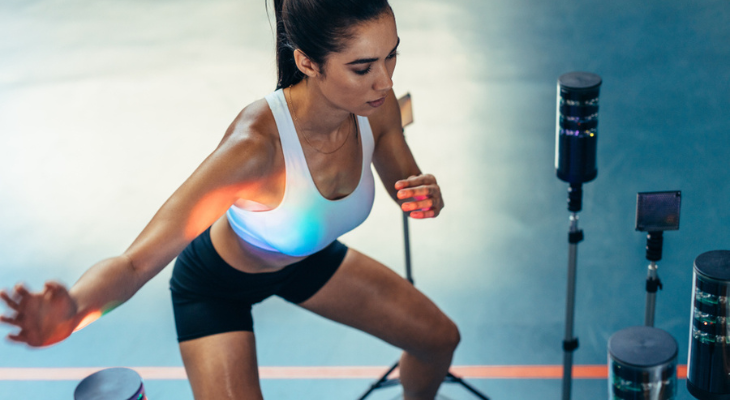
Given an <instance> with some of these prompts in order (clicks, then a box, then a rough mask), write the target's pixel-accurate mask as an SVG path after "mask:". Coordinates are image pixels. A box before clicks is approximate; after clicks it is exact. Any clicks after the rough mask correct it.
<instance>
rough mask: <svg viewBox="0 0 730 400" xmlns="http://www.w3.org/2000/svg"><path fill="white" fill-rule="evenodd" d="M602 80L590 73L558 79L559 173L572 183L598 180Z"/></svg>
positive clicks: (570, 74) (557, 134)
mask: <svg viewBox="0 0 730 400" xmlns="http://www.w3.org/2000/svg"><path fill="white" fill-rule="evenodd" d="M600 87H601V77H600V76H598V75H596V74H592V73H590V72H570V73H567V74H564V75H562V76H560V78H558V100H557V104H558V111H557V129H556V134H555V170H556V173H557V175H558V178H560V179H561V180H563V181H565V182H568V183H572V184H578V183H585V182H590V181H592V180H593V179H595V177H596V175H598V170H597V169H596V142H597V139H598V95H599V89H600Z"/></svg>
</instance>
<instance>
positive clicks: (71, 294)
mask: <svg viewBox="0 0 730 400" xmlns="http://www.w3.org/2000/svg"><path fill="white" fill-rule="evenodd" d="M251 107H254V106H251ZM254 108H257V107H254ZM260 120H261V118H253V117H251V116H250V115H249V117H246V111H245V110H244V112H242V113H241V115H239V117H238V118H237V119H236V121H234V123H233V124H231V127H230V128H229V129H228V132H226V136H225V138H224V139H223V141H222V142H221V144H220V145H219V146H218V148H217V149H216V150H215V151H214V152H213V153H212V154H211V155H210V156H208V158H206V159H205V161H203V163H202V164H201V165H200V166H199V167H198V168H197V169H196V170H195V172H193V174H192V175H191V176H190V177H189V178H188V179H187V180H186V181H185V182H184V183H183V184H182V185H181V186H180V187H179V188H178V189H177V190H176V191H175V192H174V193H173V194H172V196H171V197H170V198H169V199H168V200H167V201H166V202H165V204H163V205H162V207H161V208H160V209H159V211H158V212H157V213H156V214H155V216H154V217H153V218H152V220H151V221H150V222H149V224H148V225H147V226H146V227H145V228H144V230H142V232H141V233H140V235H139V236H138V237H137V238H136V239H135V240H134V242H133V243H132V245H131V246H130V247H129V248H128V249H127V250H126V251H125V252H124V253H123V254H121V255H119V256H117V257H112V258H109V259H106V260H103V261H101V262H99V263H97V264H95V265H93V266H92V267H91V268H89V269H88V270H87V271H86V272H85V273H84V274H83V275H82V276H81V278H79V280H78V281H77V282H76V284H74V285H73V287H72V288H71V289H70V290H68V291H67V290H66V289H65V288H64V287H63V285H60V284H58V283H54V282H49V283H47V284H46V285H45V287H44V289H43V291H41V292H38V293H31V292H29V291H28V290H27V289H26V288H25V287H23V286H22V285H18V286H16V287H15V290H14V293H13V295H12V296H10V295H8V294H7V293H4V292H2V293H0V297H2V298H3V300H5V302H6V303H7V304H8V306H9V307H10V308H11V309H13V310H14V315H12V316H9V317H5V316H3V317H0V320H1V321H2V322H5V323H9V324H12V325H16V326H17V327H19V328H20V332H18V333H17V334H15V335H10V336H8V338H9V339H11V340H14V341H18V342H23V343H26V344H28V345H30V346H47V345H50V344H53V343H56V342H59V341H61V340H63V339H65V338H66V337H68V336H69V335H70V334H71V333H72V332H73V331H74V330H78V329H81V328H83V327H84V326H86V325H88V324H89V323H91V322H93V321H94V320H95V319H97V318H98V317H100V316H101V315H102V314H104V313H106V312H108V311H110V310H111V309H113V308H115V307H116V306H118V305H119V304H121V303H124V302H125V301H127V300H128V299H129V298H130V297H132V295H134V294H135V293H136V292H137V290H139V289H140V288H141V287H142V286H143V285H144V284H145V283H146V282H147V281H149V280H150V279H151V278H152V277H154V276H155V275H157V273H159V272H160V271H161V270H162V269H163V268H164V267H165V266H167V265H168V264H169V263H170V262H171V261H172V260H173V259H174V258H175V257H176V256H177V255H178V254H179V253H180V252H181V251H182V250H183V249H184V248H185V246H187V245H188V243H190V241H192V240H193V239H194V238H195V237H196V236H198V235H199V234H200V233H202V232H203V231H204V230H205V229H207V228H208V227H209V226H210V225H212V224H213V222H215V220H216V219H218V218H219V217H220V216H221V215H223V214H224V213H225V212H226V210H227V209H228V208H229V207H230V206H231V205H232V204H233V203H234V202H235V201H236V200H237V199H238V198H242V197H243V198H246V197H247V194H250V193H251V192H252V191H256V189H257V187H258V186H259V185H260V183H261V182H262V181H263V180H265V179H266V177H267V176H268V174H269V172H270V170H271V164H272V160H273V159H274V151H275V146H274V145H273V142H272V140H270V139H269V138H270V136H269V135H266V134H265V132H262V130H261V129H260V128H259V129H257V128H258V126H255V125H262V124H261V123H260V122H259V123H257V122H256V121H260ZM263 125H265V124H263Z"/></svg>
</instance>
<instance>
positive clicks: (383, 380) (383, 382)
mask: <svg viewBox="0 0 730 400" xmlns="http://www.w3.org/2000/svg"><path fill="white" fill-rule="evenodd" d="M398 364H399V363H397V362H396V363H395V364H393V366H392V367H390V369H389V370H388V371H387V372H386V373H385V374H383V376H381V377H380V379H378V380H377V381H375V383H373V384H372V385H370V388H369V389H368V390H367V391H366V392H365V393H363V395H362V396H360V398H358V400H364V399H365V398H366V397H368V396H370V393H372V392H373V391H374V390H375V389H379V388H381V387H384V386H390V385H389V384H388V382H393V380H391V379H388V376H390V374H392V373H393V371H395V369H396V368H398Z"/></svg>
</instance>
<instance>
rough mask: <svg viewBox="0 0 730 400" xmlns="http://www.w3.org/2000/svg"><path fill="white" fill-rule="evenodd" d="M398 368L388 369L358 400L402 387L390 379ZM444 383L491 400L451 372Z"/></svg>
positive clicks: (398, 380) (395, 379) (397, 381)
mask: <svg viewBox="0 0 730 400" xmlns="http://www.w3.org/2000/svg"><path fill="white" fill-rule="evenodd" d="M396 368H398V363H397V362H396V363H395V364H393V366H392V367H390V369H388V371H387V372H386V373H385V374H383V376H381V377H380V379H378V380H377V381H375V383H373V384H372V385H370V388H369V389H368V390H367V391H366V392H365V393H364V394H363V395H362V396H360V398H358V400H364V399H365V398H366V397H368V396H369V395H370V393H372V392H374V391H375V390H377V389H382V388H386V387H391V386H396V385H400V379H398V378H388V377H389V376H390V374H392V373H393V371H395V369H396ZM444 383H458V384H460V385H461V386H463V387H464V389H466V390H468V391H469V392H471V393H472V394H473V395H474V396H476V397H478V398H480V399H482V400H489V397H487V396H485V395H484V394H482V393H481V392H479V391H478V390H477V389H476V388H474V387H473V386H471V385H469V384H468V383H466V382H464V380H463V379H461V378H459V377H458V376H456V375H454V374H452V373H451V372H448V373H447V374H446V377H445V378H444Z"/></svg>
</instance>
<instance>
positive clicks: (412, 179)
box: [395, 174, 436, 190]
mask: <svg viewBox="0 0 730 400" xmlns="http://www.w3.org/2000/svg"><path fill="white" fill-rule="evenodd" d="M435 183H436V178H435V177H434V176H433V175H431V174H425V175H418V176H415V175H414V176H409V177H408V178H407V179H401V180H399V181H397V182H396V183H395V188H396V189H397V190H400V189H405V188H409V187H415V186H422V185H432V184H435Z"/></svg>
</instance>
